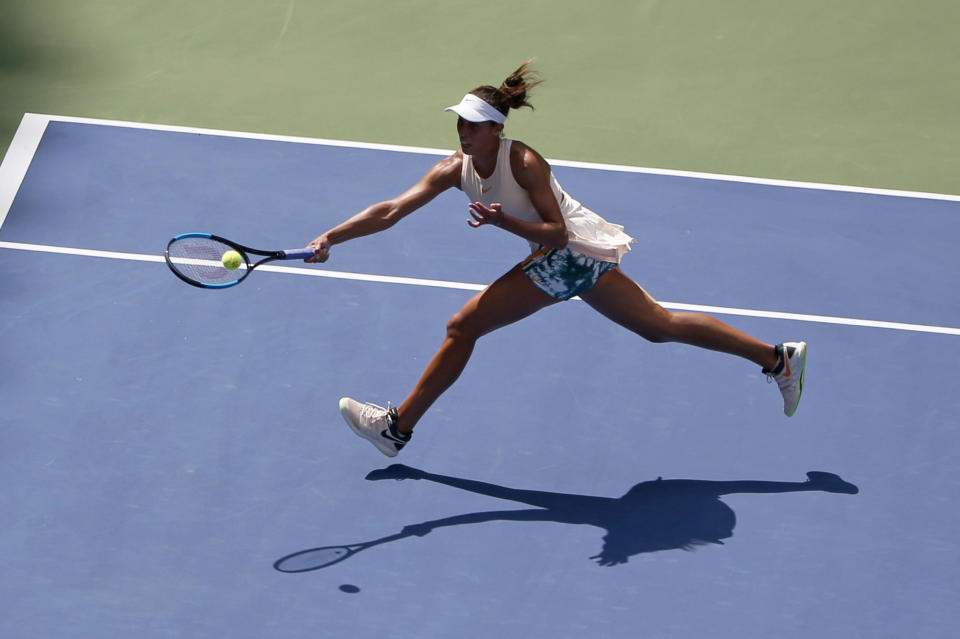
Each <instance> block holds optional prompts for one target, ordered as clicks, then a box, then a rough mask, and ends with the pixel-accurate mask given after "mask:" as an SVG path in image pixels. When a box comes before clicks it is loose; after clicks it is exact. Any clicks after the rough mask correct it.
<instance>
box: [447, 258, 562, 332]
mask: <svg viewBox="0 0 960 639" xmlns="http://www.w3.org/2000/svg"><path fill="white" fill-rule="evenodd" d="M557 301H558V300H556V299H554V298H552V297H550V296H549V295H547V294H546V293H544V292H543V291H541V290H540V289H539V288H537V287H536V286H535V285H534V284H533V283H532V282H531V281H530V280H529V279H528V278H527V276H526V274H525V273H524V272H523V271H522V270H521V269H520V267H519V266H516V267H514V268H512V269H510V270H509V271H507V273H506V274H504V275H503V276H502V277H500V278H499V279H498V280H496V281H495V282H493V283H492V284H491V285H490V286H488V287H487V288H485V289H484V290H482V291H480V292H479V293H477V294H476V295H474V296H473V297H472V298H471V299H470V301H468V302H467V303H466V304H464V306H463V308H461V309H460V310H459V311H458V312H457V313H456V314H454V316H453V317H451V318H450V321H449V322H448V323H447V332H448V333H453V334H457V335H463V336H467V337H472V338H478V337H481V336H483V335H485V334H487V333H489V332H491V331H493V330H496V329H498V328H501V327H503V326H506V325H508V324H512V323H513V322H516V321H518V320H521V319H523V318H524V317H528V316H529V315H532V314H533V313H536V312H537V311H539V310H540V309H542V308H545V307H547V306H550V305H551V304H556V303H557Z"/></svg>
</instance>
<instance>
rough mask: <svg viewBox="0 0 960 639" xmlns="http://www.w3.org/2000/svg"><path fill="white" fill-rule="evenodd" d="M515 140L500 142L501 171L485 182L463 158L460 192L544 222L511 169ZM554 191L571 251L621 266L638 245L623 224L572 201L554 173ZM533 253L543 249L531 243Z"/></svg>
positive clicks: (498, 168) (469, 160)
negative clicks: (511, 151) (623, 258)
mask: <svg viewBox="0 0 960 639" xmlns="http://www.w3.org/2000/svg"><path fill="white" fill-rule="evenodd" d="M511 146H513V140H507V139H503V140H500V150H499V152H498V153H497V168H496V169H494V171H493V174H492V175H491V176H490V177H489V178H487V179H483V178H481V177H480V176H479V175H478V174H477V171H476V169H475V168H474V166H473V156H470V155H467V154H466V153H464V154H463V169H462V171H461V173H460V188H461V189H462V190H463V192H464V193H465V194H466V195H467V197H468V198H470V201H471V202H483V203H484V204H486V205H487V206H490V205H491V204H493V203H495V202H498V203H500V204H501V205H502V206H503V212H504V213H506V214H507V215H512V216H513V217H516V218H519V219H521V220H526V221H528V222H542V221H543V219H542V218H541V217H540V214H539V213H537V210H536V209H535V208H534V207H533V204H532V203H531V202H530V197H529V196H528V195H527V191H526V190H525V189H524V188H523V187H522V186H520V185H519V184H517V181H516V179H514V177H513V169H511V167H510V147H511ZM550 188H551V189H552V190H553V195H554V197H556V198H557V203H558V204H559V205H560V212H561V213H562V214H563V221H564V222H565V223H566V225H567V237H568V241H567V247H568V248H569V249H570V250H573V251H576V252H578V253H583V254H584V255H589V256H590V257H593V258H596V259H599V260H605V261H607V262H617V263H619V262H620V258H621V257H623V254H624V253H626V252H627V251H629V250H630V244H631V243H633V242H635V241H636V240H634V239H633V238H632V237H630V236H629V235H627V234H626V233H624V232H623V227H622V226H620V225H619V224H612V223H610V222H607V221H606V220H605V219H603V218H602V217H600V216H599V215H597V214H596V213H594V212H593V211H591V210H590V209H588V208H586V207H585V206H583V205H582V204H580V202H577V201H576V200H574V199H573V198H572V197H570V196H569V195H568V194H567V192H566V191H564V190H563V188H562V187H561V186H560V183H559V182H557V178H556V177H555V176H554V175H553V171H551V172H550ZM530 247H531V249H532V250H534V251H535V250H537V249H538V248H539V246H538V245H537V244H536V243H535V242H530Z"/></svg>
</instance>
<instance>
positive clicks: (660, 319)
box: [580, 269, 777, 369]
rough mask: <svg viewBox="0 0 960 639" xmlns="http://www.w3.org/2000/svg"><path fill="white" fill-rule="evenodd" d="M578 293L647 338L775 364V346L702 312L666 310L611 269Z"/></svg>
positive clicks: (634, 284) (617, 320)
mask: <svg viewBox="0 0 960 639" xmlns="http://www.w3.org/2000/svg"><path fill="white" fill-rule="evenodd" d="M580 297H581V298H582V299H583V300H584V301H585V302H586V303H587V304H589V305H590V306H591V307H593V308H594V309H596V310H597V311H599V312H600V313H602V314H603V315H605V316H606V317H608V318H609V319H611V320H613V321H614V322H616V323H617V324H620V325H621V326H623V327H625V328H627V329H629V330H631V331H633V332H634V333H637V334H638V335H640V336H642V337H644V338H645V339H647V340H649V341H651V342H682V343H684V344H691V345H693V346H699V347H701V348H708V349H710V350H714V351H721V352H724V353H730V354H732V355H738V356H740V357H743V358H746V359H748V360H750V361H752V362H754V363H756V364H758V365H759V366H761V367H762V368H765V369H770V368H773V367H774V366H776V364H777V355H776V349H775V348H774V346H773V345H772V344H766V343H764V342H761V341H760V340H758V339H755V338H753V337H751V336H750V335H747V334H746V333H743V332H742V331H739V330H737V329H735V328H733V327H731V326H728V325H726V324H724V323H723V322H721V321H720V320H718V319H716V318H714V317H711V316H710V315H705V314H703V313H685V312H675V311H669V310H667V309H665V308H663V307H662V306H660V305H659V304H658V303H657V302H656V300H654V299H653V298H652V297H650V295H649V294H648V293H647V292H646V291H645V290H643V288H641V287H640V285H638V284H637V283H636V282H634V281H633V280H631V279H630V278H629V277H627V276H626V275H624V274H623V272H622V271H621V270H620V269H612V270H610V271H608V272H607V273H604V275H603V276H602V277H601V278H600V279H599V280H598V281H597V283H596V284H595V285H594V286H593V288H591V289H590V290H589V291H586V292H585V293H581V294H580Z"/></svg>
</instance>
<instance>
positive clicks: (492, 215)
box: [467, 202, 503, 228]
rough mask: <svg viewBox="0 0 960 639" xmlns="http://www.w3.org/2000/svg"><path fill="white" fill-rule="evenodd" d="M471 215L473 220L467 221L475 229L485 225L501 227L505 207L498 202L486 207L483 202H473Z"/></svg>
mask: <svg viewBox="0 0 960 639" xmlns="http://www.w3.org/2000/svg"><path fill="white" fill-rule="evenodd" d="M470 215H471V217H473V219H472V220H467V224H469V225H470V226H472V227H473V228H477V227H478V226H483V225H484V224H493V225H494V226H500V225H501V224H502V223H503V207H502V206H501V205H500V204H499V203H497V202H495V203H493V204H491V205H490V206H487V205H485V204H484V203H483V202H471V203H470Z"/></svg>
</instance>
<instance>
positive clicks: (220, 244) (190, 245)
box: [165, 233, 314, 288]
mask: <svg viewBox="0 0 960 639" xmlns="http://www.w3.org/2000/svg"><path fill="white" fill-rule="evenodd" d="M230 251H236V252H237V253H239V255H240V263H239V265H237V266H236V267H235V268H228V267H233V266H234V264H232V263H231V261H230V260H229V259H228V256H226V255H225V254H226V253H228V252H230ZM313 253H314V251H313V249H312V248H302V249H291V250H287V251H261V250H259V249H253V248H250V247H248V246H243V245H242V244H237V243H236V242H233V241H231V240H228V239H225V238H222V237H218V236H216V235H211V234H210V233H184V234H182V235H178V236H176V237H175V238H173V239H172V240H170V241H169V242H168V243H167V251H166V254H165V258H166V260H167V266H169V267H170V270H171V271H173V274H174V275H176V276H177V277H179V278H180V279H181V280H183V281H184V282H186V283H187V284H191V285H193V286H199V287H201V288H227V287H229V286H236V285H237V284H239V283H240V282H242V281H243V280H245V279H246V278H247V276H248V275H250V273H251V272H252V271H253V269H255V268H257V267H258V266H260V265H261V264H266V263H267V262H273V261H276V260H305V259H307V258H309V257H312V256H313ZM251 255H257V256H263V259H261V260H259V261H257V262H251V261H250V256H251ZM234 257H235V256H234Z"/></svg>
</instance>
